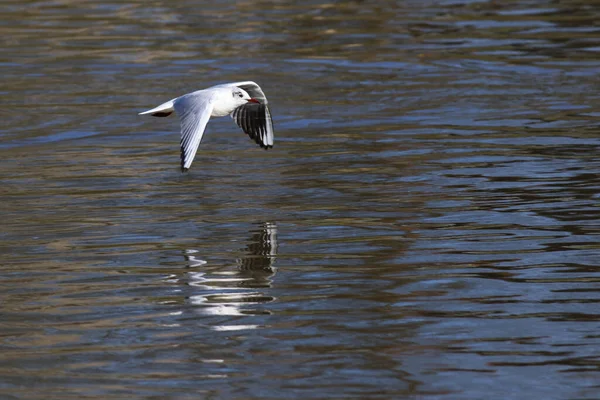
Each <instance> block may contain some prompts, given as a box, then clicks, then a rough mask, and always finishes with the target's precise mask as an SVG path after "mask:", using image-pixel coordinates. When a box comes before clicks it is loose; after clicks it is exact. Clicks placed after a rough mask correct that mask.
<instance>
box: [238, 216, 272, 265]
mask: <svg viewBox="0 0 600 400" xmlns="http://www.w3.org/2000/svg"><path fill="white" fill-rule="evenodd" d="M246 250H247V254H246V255H244V256H242V257H240V258H238V260H237V262H238V266H239V268H240V271H242V272H243V273H244V274H247V273H251V274H252V275H254V274H259V275H260V274H263V275H264V274H267V275H268V276H271V275H272V274H274V273H275V267H274V266H273V265H274V264H275V258H276V255H277V225H276V224H275V223H274V222H265V223H264V224H262V226H261V229H260V230H258V231H257V232H255V233H254V234H253V235H252V236H251V238H250V243H249V244H248V245H247V246H246Z"/></svg>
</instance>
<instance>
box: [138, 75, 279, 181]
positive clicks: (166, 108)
mask: <svg viewBox="0 0 600 400" xmlns="http://www.w3.org/2000/svg"><path fill="white" fill-rule="evenodd" d="M173 111H175V112H176V113H177V115H178V116H179V120H180V123H181V142H180V145H181V171H182V172H185V171H187V170H188V169H189V168H190V166H191V165H192V162H193V161H194V157H195V156H196V151H197V150H198V146H199V145H200V140H202V135H203V134H204V128H206V124H207V123H208V120H209V119H210V117H224V116H226V115H228V114H229V115H231V118H233V120H234V121H235V123H236V124H237V125H238V126H239V127H240V128H242V130H243V131H244V132H246V134H247V135H248V136H250V139H253V140H254V141H255V142H256V143H257V144H258V145H259V146H260V147H262V148H263V149H269V148H271V147H273V121H272V120H271V112H270V110H269V106H268V101H267V97H266V96H265V94H264V93H263V91H262V89H261V88H260V86H258V85H257V84H256V83H254V82H252V81H246V82H236V83H225V84H222V85H216V86H212V87H209V88H207V89H203V90H198V91H196V92H192V93H188V94H184V95H183V96H181V97H177V98H174V99H172V100H169V101H167V102H166V103H163V104H161V105H160V106H158V107H155V108H153V109H151V110H148V111H144V112H141V113H139V115H146V114H150V115H152V116H154V117H168V116H169V115H171V114H172V113H173Z"/></svg>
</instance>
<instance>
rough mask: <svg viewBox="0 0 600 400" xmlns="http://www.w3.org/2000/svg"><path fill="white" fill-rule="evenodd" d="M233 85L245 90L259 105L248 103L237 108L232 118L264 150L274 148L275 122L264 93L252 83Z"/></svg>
mask: <svg viewBox="0 0 600 400" xmlns="http://www.w3.org/2000/svg"><path fill="white" fill-rule="evenodd" d="M233 85H235V86H237V87H239V88H240V89H244V90H245V91H246V92H248V94H249V95H250V97H252V98H253V99H255V100H257V101H258V103H252V102H248V104H244V105H243V106H240V107H238V108H236V109H235V110H233V112H232V113H231V118H233V120H234V121H235V123H236V124H238V126H239V127H240V128H242V129H243V130H244V132H246V134H247V135H248V136H250V138H251V139H253V140H254V141H255V142H256V143H257V144H258V145H259V146H260V147H262V148H264V149H268V148H271V147H273V139H274V137H273V120H272V119H271V111H270V110H269V106H268V104H269V102H268V101H267V97H266V96H265V94H264V92H263V91H262V89H261V88H260V86H258V85H257V84H256V83H254V82H252V81H246V82H236V83H233Z"/></svg>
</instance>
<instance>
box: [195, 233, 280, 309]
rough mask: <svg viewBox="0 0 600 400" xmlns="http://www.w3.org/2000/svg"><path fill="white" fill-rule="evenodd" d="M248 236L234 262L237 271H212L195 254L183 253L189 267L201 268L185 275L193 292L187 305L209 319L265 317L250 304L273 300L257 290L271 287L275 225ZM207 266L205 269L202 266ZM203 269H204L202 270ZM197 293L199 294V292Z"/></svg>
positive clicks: (218, 269) (275, 243) (275, 252)
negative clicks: (241, 253) (207, 315)
mask: <svg viewBox="0 0 600 400" xmlns="http://www.w3.org/2000/svg"><path fill="white" fill-rule="evenodd" d="M250 233H251V236H250V239H249V240H248V244H247V245H246V247H245V248H244V253H245V254H243V255H242V256H240V257H239V258H238V259H237V267H238V268H237V269H236V270H234V271H232V270H227V269H226V268H218V267H217V268H215V267H212V266H210V264H208V263H207V262H206V261H204V260H202V259H200V258H197V256H196V253H198V251H197V250H186V251H185V258H186V260H187V261H188V262H189V264H188V266H189V267H201V268H200V269H198V270H194V271H190V272H188V273H187V274H186V275H187V278H188V284H189V285H190V286H191V287H193V288H195V289H196V292H195V294H194V295H191V296H189V301H190V302H191V303H192V304H195V305H201V306H204V307H205V308H204V309H203V312H204V313H205V314H211V315H217V314H219V315H242V314H265V313H267V314H268V313H269V311H267V310H264V309H252V308H249V307H251V305H252V304H260V303H268V302H271V301H273V300H274V298H273V297H272V296H269V295H266V294H264V293H262V292H260V291H257V290H252V291H249V290H248V289H259V288H268V287H271V284H272V277H273V275H274V274H275V272H276V268H275V267H274V263H275V257H276V255H277V225H276V224H275V223H274V222H265V223H262V224H260V226H259V229H254V230H252V231H250ZM205 264H206V265H205ZM203 267H204V268H203ZM199 291H200V292H199Z"/></svg>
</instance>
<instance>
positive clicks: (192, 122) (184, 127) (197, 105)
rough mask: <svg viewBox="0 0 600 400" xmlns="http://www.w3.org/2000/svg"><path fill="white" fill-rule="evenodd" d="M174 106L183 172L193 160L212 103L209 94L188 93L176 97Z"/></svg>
mask: <svg viewBox="0 0 600 400" xmlns="http://www.w3.org/2000/svg"><path fill="white" fill-rule="evenodd" d="M174 108H175V111H176V112H177V115H179V120H180V123H181V142H180V144H181V171H184V172H185V171H187V170H188V169H189V168H190V166H191V165H192V161H194V157H195V156H196V151H197V150H198V146H199V145H200V140H202V135H203V134H204V128H206V124H207V123H208V120H209V119H210V115H211V114H212V110H213V104H212V102H211V98H210V97H209V96H205V95H198V94H195V93H190V94H187V95H184V96H181V97H179V98H177V99H176V100H175V101H174Z"/></svg>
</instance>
